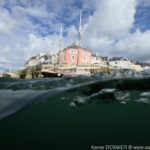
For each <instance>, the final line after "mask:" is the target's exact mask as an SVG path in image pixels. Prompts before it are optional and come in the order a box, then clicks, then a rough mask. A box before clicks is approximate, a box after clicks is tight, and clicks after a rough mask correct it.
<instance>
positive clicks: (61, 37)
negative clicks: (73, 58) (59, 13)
mask: <svg viewBox="0 0 150 150" xmlns="http://www.w3.org/2000/svg"><path fill="white" fill-rule="evenodd" d="M59 40H60V41H59V65H61V63H62V62H61V49H62V42H63V26H62V23H61V25H60V37H59Z"/></svg>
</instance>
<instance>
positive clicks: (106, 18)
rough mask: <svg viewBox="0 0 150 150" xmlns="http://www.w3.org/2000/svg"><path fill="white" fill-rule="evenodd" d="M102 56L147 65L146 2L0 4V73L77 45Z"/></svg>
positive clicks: (149, 14) (149, 21) (24, 0)
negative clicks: (81, 16) (63, 48)
mask: <svg viewBox="0 0 150 150" xmlns="http://www.w3.org/2000/svg"><path fill="white" fill-rule="evenodd" d="M81 9H82V11H83V13H82V15H83V18H82V19H83V20H82V25H83V37H82V46H83V47H85V48H88V49H90V50H91V51H93V53H97V54H100V55H103V56H106V55H107V56H109V57H112V56H122V57H127V58H131V59H135V60H138V61H142V62H150V57H149V56H150V42H149V39H150V0H92V1H91V0H64V1H62V0H0V49H1V50H0V70H3V68H7V69H17V68H20V67H22V66H23V64H24V63H25V61H26V60H27V59H28V58H29V57H31V56H32V55H36V54H38V53H40V52H57V51H58V45H59V31H60V24H61V23H62V24H63V36H64V38H63V47H66V46H67V45H70V44H71V43H72V42H74V41H78V28H79V27H78V26H79V13H80V10H81Z"/></svg>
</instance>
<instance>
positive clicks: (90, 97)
mask: <svg viewBox="0 0 150 150" xmlns="http://www.w3.org/2000/svg"><path fill="white" fill-rule="evenodd" d="M149 83H150V77H149V76H148V75H147V76H144V77H142V76H140V75H138V76H137V75H135V76H132V77H131V76H123V75H115V76H114V75H109V74H96V75H93V76H77V77H62V78H45V79H33V80H21V79H10V78H0V147H1V149H2V150H3V149H14V150H16V149H52V150H55V149H66V150H72V149H76V150H77V149H86V150H88V149H92V148H91V145H106V144H107V145H110V144H124V145H126V144H130V145H149V144H150V142H149V139H150V121H149V115H150V105H149V104H150V84H149Z"/></svg>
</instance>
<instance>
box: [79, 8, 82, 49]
mask: <svg viewBox="0 0 150 150" xmlns="http://www.w3.org/2000/svg"><path fill="white" fill-rule="evenodd" d="M81 40H82V10H80V22H79V46H80V44H81Z"/></svg>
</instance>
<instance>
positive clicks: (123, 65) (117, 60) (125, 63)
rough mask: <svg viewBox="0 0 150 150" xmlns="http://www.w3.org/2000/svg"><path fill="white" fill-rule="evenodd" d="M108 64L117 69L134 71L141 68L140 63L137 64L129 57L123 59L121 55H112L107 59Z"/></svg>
mask: <svg viewBox="0 0 150 150" xmlns="http://www.w3.org/2000/svg"><path fill="white" fill-rule="evenodd" d="M109 65H110V66H112V67H115V68H119V69H133V70H136V71H142V70H143V68H142V66H141V65H140V64H137V63H135V62H133V61H132V60H129V59H124V58H122V57H113V58H111V59H109Z"/></svg>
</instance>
